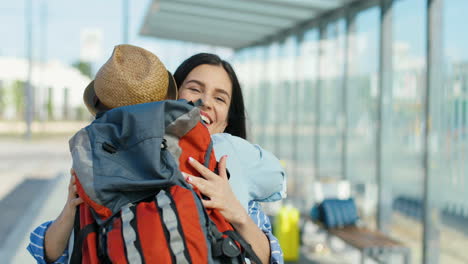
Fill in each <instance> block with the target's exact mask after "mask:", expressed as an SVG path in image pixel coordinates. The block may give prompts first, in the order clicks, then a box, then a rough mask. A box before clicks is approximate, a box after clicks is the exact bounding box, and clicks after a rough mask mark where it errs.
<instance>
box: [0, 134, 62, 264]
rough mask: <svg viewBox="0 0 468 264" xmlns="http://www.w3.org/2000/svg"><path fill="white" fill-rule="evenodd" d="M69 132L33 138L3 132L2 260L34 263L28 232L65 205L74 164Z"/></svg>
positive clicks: (0, 177)
mask: <svg viewBox="0 0 468 264" xmlns="http://www.w3.org/2000/svg"><path fill="white" fill-rule="evenodd" d="M70 135H71V134H63V133H62V134H61V135H55V136H51V135H40V136H34V137H33V139H32V140H31V141H25V140H24V139H22V137H21V136H17V135H11V134H10V135H5V134H3V135H0V181H1V184H0V210H1V212H2V221H0V259H2V263H33V259H32V258H31V257H30V256H28V254H27V253H26V250H25V246H26V244H27V238H28V234H29V232H30V231H31V229H32V228H33V227H34V226H35V225H38V224H40V223H41V222H43V221H45V220H48V219H51V218H52V217H54V216H56V215H58V212H59V211H60V210H61V208H62V207H63V201H64V197H66V186H67V178H68V171H69V169H70V167H71V159H70V155H69V152H68V139H69V138H70ZM59 175H62V176H59ZM51 194H52V195H51ZM44 204H47V206H46V207H44V206H43V205H44Z"/></svg>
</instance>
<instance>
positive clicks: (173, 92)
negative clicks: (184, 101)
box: [166, 71, 178, 100]
mask: <svg viewBox="0 0 468 264" xmlns="http://www.w3.org/2000/svg"><path fill="white" fill-rule="evenodd" d="M167 75H168V79H169V85H168V87H167V95H166V98H167V99H169V100H177V92H178V89H177V84H176V82H175V79H174V76H172V74H171V73H170V72H169V71H167Z"/></svg>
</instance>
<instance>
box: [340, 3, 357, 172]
mask: <svg viewBox="0 0 468 264" xmlns="http://www.w3.org/2000/svg"><path fill="white" fill-rule="evenodd" d="M355 33H356V13H355V12H353V10H349V9H348V10H347V13H346V32H345V43H344V55H343V56H344V63H343V81H342V93H343V95H342V106H343V117H344V120H343V121H344V122H343V133H342V141H343V142H342V149H341V152H342V153H341V169H342V173H341V176H342V178H343V179H348V177H349V175H348V138H349V137H348V135H349V126H348V121H349V120H348V117H349V107H348V89H349V87H350V86H349V85H348V83H349V72H350V70H349V69H350V61H349V55H350V52H353V51H354V50H353V51H350V49H351V48H354V46H353V45H351V43H350V42H351V35H352V34H355Z"/></svg>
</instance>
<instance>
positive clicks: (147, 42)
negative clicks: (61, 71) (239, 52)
mask: <svg viewBox="0 0 468 264" xmlns="http://www.w3.org/2000/svg"><path fill="white" fill-rule="evenodd" d="M27 2H28V1H27V0H17V1H6V0H3V1H1V2H0V36H2V37H1V39H2V41H1V44H0V56H9V57H11V56H13V57H23V58H24V57H27V54H28V53H27V45H26V18H25V16H26V9H25V7H26V4H27ZM31 2H32V8H33V11H32V13H33V15H32V19H33V23H32V24H33V56H34V58H35V59H42V58H46V59H47V60H59V61H61V62H63V63H66V64H72V63H74V62H76V61H78V60H79V59H80V46H81V44H80V32H81V31H82V30H86V29H88V30H98V31H100V32H102V44H101V45H100V46H101V49H100V50H101V56H100V57H99V59H97V60H96V61H95V62H94V63H93V66H94V71H96V70H97V68H98V67H99V66H100V65H102V64H103V63H104V62H105V61H106V60H107V58H109V56H110V55H111V53H112V49H113V47H114V46H115V45H118V44H121V43H122V42H123V33H122V32H123V30H122V25H123V9H122V7H123V4H122V3H123V1H122V0H80V1H64V0H31ZM150 3H151V1H150V0H129V44H134V45H138V46H141V47H143V48H146V49H148V50H150V51H152V52H154V53H155V54H156V55H158V57H160V59H161V60H162V61H163V62H164V63H165V64H166V66H167V67H168V68H169V69H170V70H172V71H173V70H174V69H175V68H176V67H177V66H178V64H180V62H182V60H183V59H185V58H187V57H189V56H190V55H192V54H194V53H196V52H200V51H209V50H210V49H212V47H209V46H204V45H194V44H191V45H182V44H181V43H180V42H178V41H168V40H158V39H156V38H151V37H142V36H139V34H138V33H139V30H140V28H141V25H142V23H143V20H144V17H145V14H146V10H147V9H148V7H149V5H150ZM44 13H45V14H46V15H42V14H44ZM44 18H45V19H44ZM215 50H216V51H217V52H219V53H221V54H220V55H221V56H223V55H224V56H229V55H230V54H231V52H230V50H227V51H226V50H223V49H221V50H220V49H215Z"/></svg>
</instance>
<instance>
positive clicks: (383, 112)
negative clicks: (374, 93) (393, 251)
mask: <svg viewBox="0 0 468 264" xmlns="http://www.w3.org/2000/svg"><path fill="white" fill-rule="evenodd" d="M392 6H393V0H381V2H380V12H381V13H380V65H379V68H380V69H379V75H380V76H379V80H380V83H379V86H380V87H379V88H380V93H379V110H378V122H377V144H376V147H377V162H376V165H377V168H376V171H377V183H378V211H377V225H378V228H379V229H380V230H381V231H382V232H384V233H388V227H389V225H390V222H391V216H392V195H391V193H390V186H389V183H388V178H389V177H391V166H390V163H391V160H390V158H391V153H390V151H389V149H388V146H389V144H385V142H388V140H389V139H390V135H391V133H390V132H391V131H390V130H391V126H389V124H390V122H391V106H392V78H393V77H392V71H393V65H392V45H393V34H392V24H393V11H392Z"/></svg>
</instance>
